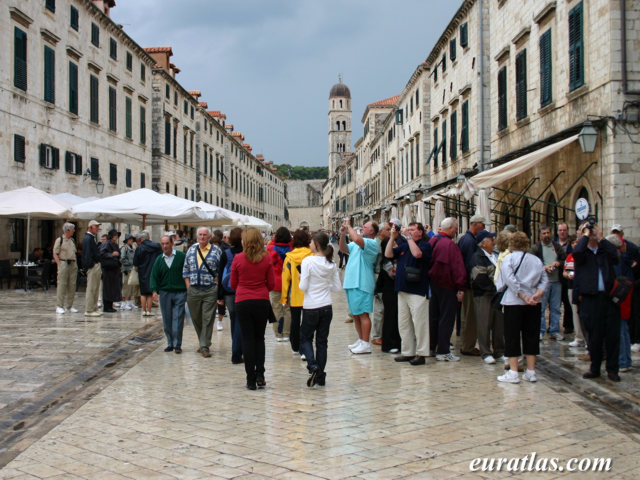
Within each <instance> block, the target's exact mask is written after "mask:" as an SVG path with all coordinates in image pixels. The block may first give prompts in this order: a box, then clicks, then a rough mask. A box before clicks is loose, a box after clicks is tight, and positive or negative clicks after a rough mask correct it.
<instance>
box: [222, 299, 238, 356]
mask: <svg viewBox="0 0 640 480" xmlns="http://www.w3.org/2000/svg"><path fill="white" fill-rule="evenodd" d="M224 304H225V305H226V306H227V310H228V311H229V323H230V325H231V361H232V362H236V363H240V362H242V331H241V330H240V324H239V323H238V314H237V312H236V296H235V294H233V295H225V296H224Z"/></svg>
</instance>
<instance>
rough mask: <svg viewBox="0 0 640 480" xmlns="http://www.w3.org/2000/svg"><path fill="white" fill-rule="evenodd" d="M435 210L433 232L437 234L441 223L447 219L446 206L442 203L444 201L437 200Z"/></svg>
mask: <svg viewBox="0 0 640 480" xmlns="http://www.w3.org/2000/svg"><path fill="white" fill-rule="evenodd" d="M435 210H436V211H435V213H434V215H433V231H434V232H437V231H438V229H439V228H440V222H442V220H444V219H445V216H444V204H443V203H442V200H436V205H435Z"/></svg>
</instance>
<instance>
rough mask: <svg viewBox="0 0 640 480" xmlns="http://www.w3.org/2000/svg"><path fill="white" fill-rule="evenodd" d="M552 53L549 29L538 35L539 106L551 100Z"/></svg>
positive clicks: (547, 103)
mask: <svg viewBox="0 0 640 480" xmlns="http://www.w3.org/2000/svg"><path fill="white" fill-rule="evenodd" d="M551 59H552V53H551V29H549V30H547V31H546V32H544V33H543V34H542V35H540V106H541V107H544V106H545V105H549V104H550V103H551V100H552V98H553V97H552V92H553V88H552V83H551V74H552V71H553V70H552V61H551Z"/></svg>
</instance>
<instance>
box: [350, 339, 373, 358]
mask: <svg viewBox="0 0 640 480" xmlns="http://www.w3.org/2000/svg"><path fill="white" fill-rule="evenodd" d="M351 353H353V354H355V355H360V354H363V353H371V344H370V343H369V342H365V341H364V340H361V341H360V345H358V346H357V347H355V348H352V349H351Z"/></svg>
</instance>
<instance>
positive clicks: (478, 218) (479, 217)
mask: <svg viewBox="0 0 640 480" xmlns="http://www.w3.org/2000/svg"><path fill="white" fill-rule="evenodd" d="M471 223H487V219H486V218H484V217H483V216H482V215H474V216H473V217H471V218H470V219H469V224H471Z"/></svg>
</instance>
